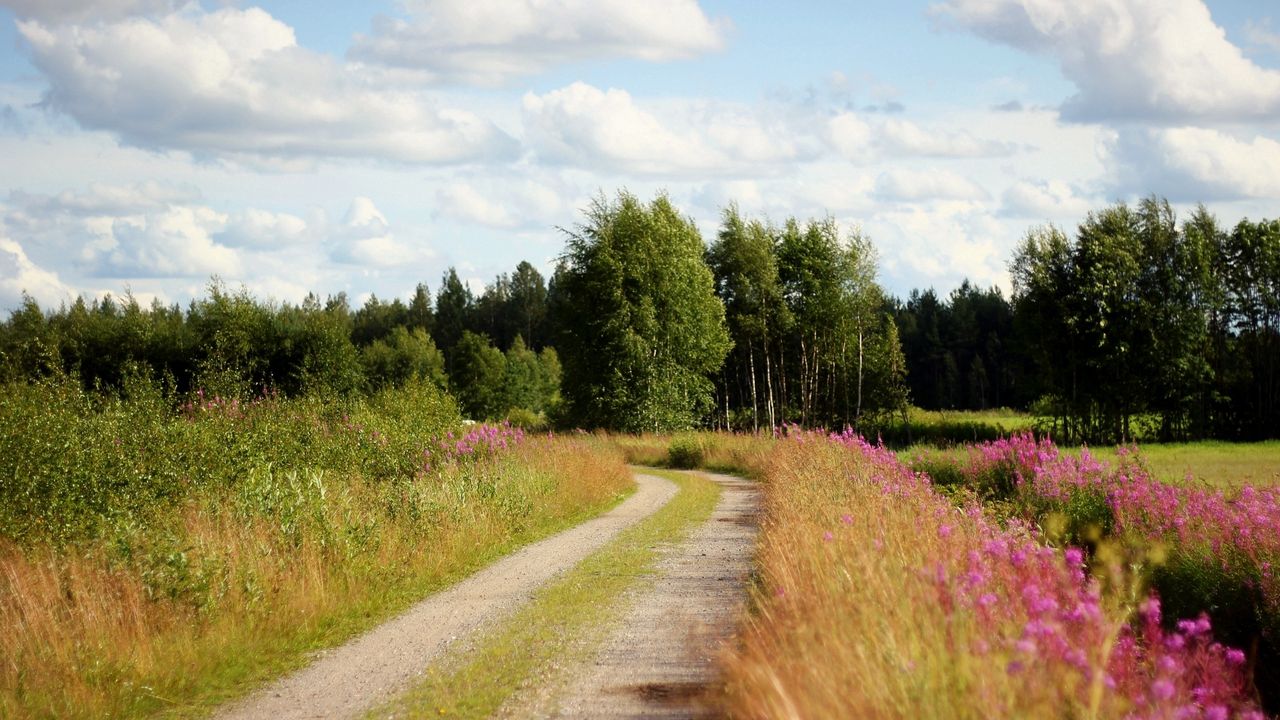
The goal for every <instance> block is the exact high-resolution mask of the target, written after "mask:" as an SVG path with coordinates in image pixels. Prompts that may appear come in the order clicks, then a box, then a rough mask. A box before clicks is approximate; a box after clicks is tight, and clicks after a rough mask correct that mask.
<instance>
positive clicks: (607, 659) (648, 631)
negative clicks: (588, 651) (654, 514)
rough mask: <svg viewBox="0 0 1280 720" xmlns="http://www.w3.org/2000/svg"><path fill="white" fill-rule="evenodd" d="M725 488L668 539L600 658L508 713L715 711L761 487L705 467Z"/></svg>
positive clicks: (676, 714) (671, 714)
mask: <svg viewBox="0 0 1280 720" xmlns="http://www.w3.org/2000/svg"><path fill="white" fill-rule="evenodd" d="M709 477H711V478H712V479H713V480H715V481H716V482H718V483H720V484H721V485H722V486H723V488H724V491H723V494H722V495H721V497H720V502H719V504H718V505H717V506H716V509H715V511H714V513H713V514H712V516H711V519H710V520H709V521H708V522H706V523H705V524H703V525H702V526H701V527H699V528H697V529H696V530H694V531H693V533H692V534H691V535H690V536H689V538H688V539H687V540H686V541H685V542H683V543H681V544H679V545H677V546H674V547H671V548H669V549H667V550H666V551H665V552H664V554H663V558H662V560H661V561H660V564H659V567H658V577H657V579H656V581H655V582H654V583H653V584H652V585H650V586H647V587H646V588H645V589H644V590H642V591H639V592H637V593H636V594H635V595H634V596H632V597H631V598H629V599H628V600H629V602H630V605H631V609H630V610H629V611H628V612H627V614H626V615H625V616H624V619H623V620H622V622H621V623H620V624H619V626H618V627H617V628H616V629H615V630H614V631H613V634H612V636H611V637H610V638H609V640H607V641H606V643H605V645H604V647H603V649H602V650H601V651H600V652H599V653H598V654H597V655H596V657H595V659H594V660H592V661H591V662H589V663H588V664H587V665H586V666H585V667H582V668H578V669H577V670H576V671H574V672H571V673H570V675H571V676H572V677H573V679H572V680H571V681H570V682H569V683H568V687H567V688H562V689H561V690H560V691H559V692H550V693H547V692H543V693H541V694H540V697H538V698H537V699H536V700H534V701H533V702H532V703H531V705H525V706H523V707H514V708H508V709H507V712H505V713H503V714H504V715H505V716H507V717H562V718H691V717H704V716H707V715H709V714H711V711H710V709H709V708H708V703H707V702H706V699H707V698H708V697H710V696H713V695H714V694H715V692H716V691H717V688H716V677H715V673H714V664H713V660H714V657H715V654H716V651H717V649H718V647H719V646H720V644H721V643H723V642H724V641H725V640H727V639H728V638H730V637H731V636H732V635H733V633H734V631H735V629H736V622H737V621H738V620H740V619H741V617H742V612H743V608H744V605H745V603H746V600H747V592H746V586H747V580H748V576H749V573H750V571H751V560H752V551H753V548H754V542H755V536H756V530H757V522H756V520H757V513H758V511H759V490H758V487H757V486H756V485H755V483H750V482H746V481H744V480H741V479H739V478H735V477H729V476H725V475H709Z"/></svg>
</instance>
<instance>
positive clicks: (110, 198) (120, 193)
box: [10, 180, 200, 216]
mask: <svg viewBox="0 0 1280 720" xmlns="http://www.w3.org/2000/svg"><path fill="white" fill-rule="evenodd" d="M10 199H11V201H12V202H13V204H14V205H17V206H19V207H21V208H23V209H24V210H26V211H27V212H30V213H39V214H59V213H67V214H71V215H80V216H92V215H112V214H114V215H120V214H129V213H140V212H146V211H148V210H158V209H161V208H164V207H167V206H169V205H172V204H182V203H192V202H196V201H198V200H199V199H200V191H199V190H197V189H195V188H193V187H190V186H182V185H171V184H166V183H159V182H156V181H154V180H146V181H143V182H140V183H136V184H133V185H111V184H108V183H90V184H89V188H88V190H63V191H62V192H60V193H57V194H55V195H31V194H28V193H25V192H23V191H21V190H15V191H14V192H13V193H11V195H10Z"/></svg>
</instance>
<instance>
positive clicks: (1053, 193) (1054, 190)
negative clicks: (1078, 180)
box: [1000, 180, 1092, 221]
mask: <svg viewBox="0 0 1280 720" xmlns="http://www.w3.org/2000/svg"><path fill="white" fill-rule="evenodd" d="M1081 195H1082V194H1081V193H1080V192H1079V191H1078V190H1077V189H1076V188H1073V187H1072V186H1071V185H1069V184H1068V183H1066V182H1063V181H1061V180H1044V181H1032V180H1019V181H1017V182H1015V183H1013V184H1012V185H1010V186H1009V187H1007V188H1005V190H1004V193H1003V194H1002V195H1001V211H1000V213H1001V215H1004V216H1006V217H1016V218H1026V219H1031V220H1036V221H1045V220H1058V219H1062V218H1075V219H1079V218H1083V217H1084V215H1085V214H1086V213H1088V212H1089V210H1090V209H1091V207H1092V206H1091V205H1090V203H1089V201H1088V200H1086V199H1085V198H1084V197H1082V196H1081Z"/></svg>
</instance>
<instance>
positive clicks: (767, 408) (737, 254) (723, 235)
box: [707, 205, 792, 430]
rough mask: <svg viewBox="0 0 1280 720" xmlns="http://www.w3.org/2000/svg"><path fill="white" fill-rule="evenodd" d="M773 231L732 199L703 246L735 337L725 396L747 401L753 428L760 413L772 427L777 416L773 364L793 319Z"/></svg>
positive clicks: (739, 404)
mask: <svg viewBox="0 0 1280 720" xmlns="http://www.w3.org/2000/svg"><path fill="white" fill-rule="evenodd" d="M773 236H774V232H773V230H772V229H771V228H769V227H767V226H765V225H764V224H763V223H761V222H759V221H751V222H747V221H744V220H743V219H742V216H741V215H740V214H739V212H738V208H737V206H734V205H731V206H729V207H728V208H726V209H725V211H724V214H723V216H722V220H721V224H720V233H719V235H718V236H717V238H716V241H715V242H714V243H713V244H712V245H711V248H710V250H709V251H708V252H707V262H708V264H709V265H710V266H711V271H712V273H713V274H714V276H715V283H716V293H717V294H718V295H719V296H720V299H721V300H723V301H724V306H725V316H726V319H727V320H728V324H729V331H730V333H731V335H732V337H733V341H734V352H733V354H732V355H731V356H730V359H729V362H728V363H727V364H726V368H725V379H726V382H725V388H724V394H725V402H726V403H730V402H732V404H733V405H734V406H735V407H745V406H746V405H748V404H749V405H750V407H751V428H752V429H753V430H758V429H759V428H760V422H761V420H762V419H763V420H764V421H765V422H767V423H768V427H770V428H772V427H775V426H776V425H777V424H778V422H779V419H780V418H779V415H780V412H781V407H782V402H781V399H780V398H779V396H778V392H777V389H778V388H780V387H781V383H780V382H778V380H779V378H778V377H777V375H778V370H777V369H776V367H775V366H776V365H777V364H778V357H779V356H778V353H779V352H780V350H781V343H780V340H781V338H782V337H783V335H784V334H785V333H786V332H788V331H789V330H790V328H791V324H792V317H791V312H790V310H788V309H787V305H786V303H784V302H783V299H782V285H781V283H780V281H779V279H778V263H777V259H776V257H775V255H774V237H773ZM744 378H745V379H744ZM726 419H728V418H726Z"/></svg>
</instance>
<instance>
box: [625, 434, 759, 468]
mask: <svg viewBox="0 0 1280 720" xmlns="http://www.w3.org/2000/svg"><path fill="white" fill-rule="evenodd" d="M606 437H607V438H608V440H609V441H610V442H612V443H613V444H614V445H615V446H617V447H618V449H619V450H621V451H622V453H623V455H624V456H625V457H626V460H627V462H628V463H631V464H633V465H649V466H652V467H685V468H693V467H697V468H701V469H704V470H713V471H719V472H727V473H736V474H739V475H745V476H747V477H750V478H753V479H761V476H762V474H763V472H764V467H765V462H766V460H767V458H768V457H769V454H770V452H771V451H772V449H773V445H774V443H775V442H776V441H775V440H774V438H773V437H772V436H771V435H767V434H763V433H756V434H752V433H726V432H707V431H699V432H685V433H677V434H675V435H657V434H644V435H609V436H606Z"/></svg>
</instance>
